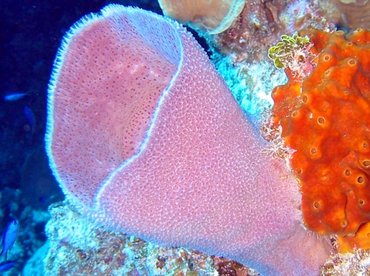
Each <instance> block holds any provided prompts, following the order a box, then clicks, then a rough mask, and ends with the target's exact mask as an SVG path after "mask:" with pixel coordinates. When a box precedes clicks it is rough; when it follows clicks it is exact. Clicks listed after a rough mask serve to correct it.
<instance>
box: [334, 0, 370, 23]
mask: <svg viewBox="0 0 370 276" xmlns="http://www.w3.org/2000/svg"><path fill="white" fill-rule="evenodd" d="M331 2H332V3H334V5H335V6H336V7H337V9H338V10H339V12H340V14H341V17H340V23H341V24H343V25H344V26H347V27H349V28H351V29H356V28H367V29H369V28H370V1H369V0H331Z"/></svg>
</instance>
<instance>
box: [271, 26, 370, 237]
mask: <svg viewBox="0 0 370 276" xmlns="http://www.w3.org/2000/svg"><path fill="white" fill-rule="evenodd" d="M308 35H309V36H310V38H311V41H312V43H313V45H314V46H313V48H312V51H313V53H314V54H317V57H316V59H315V61H314V63H315V64H316V67H315V68H314V69H313V71H312V73H311V74H310V75H309V76H308V77H306V78H305V79H303V81H299V80H296V79H294V78H292V76H291V75H290V76H291V77H290V81H289V82H288V83H287V84H286V85H284V86H280V87H278V88H276V89H275V90H274V92H273V98H274V102H275V106H274V109H273V113H274V122H275V125H276V126H278V125H279V124H280V125H281V126H282V136H283V138H284V140H285V143H286V144H287V145H288V146H289V147H290V148H292V149H294V150H295V152H294V153H293V155H292V160H291V165H292V168H293V170H294V172H295V174H296V176H297V178H298V179H299V180H300V184H301V191H302V210H303V216H304V221H305V224H306V225H307V226H308V227H309V228H310V229H312V230H314V231H316V232H319V233H323V234H324V233H337V234H341V235H345V234H354V233H356V232H357V230H358V229H359V227H360V226H361V225H363V224H364V223H367V222H369V221H370V127H369V126H370V32H369V31H365V30H359V31H356V32H354V33H353V34H351V35H350V36H348V37H346V36H345V35H344V33H343V32H336V33H332V34H329V33H325V32H321V31H311V32H308ZM288 71H289V69H288ZM288 73H290V72H288Z"/></svg>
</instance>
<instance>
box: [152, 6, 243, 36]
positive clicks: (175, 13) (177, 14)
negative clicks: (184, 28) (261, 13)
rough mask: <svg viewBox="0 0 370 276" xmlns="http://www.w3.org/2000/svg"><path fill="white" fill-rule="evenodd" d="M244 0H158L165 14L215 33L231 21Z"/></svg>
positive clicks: (221, 30) (237, 13) (226, 26)
mask: <svg viewBox="0 0 370 276" xmlns="http://www.w3.org/2000/svg"><path fill="white" fill-rule="evenodd" d="M244 3H245V0H197V1H193V0H159V4H160V6H161V8H162V10H163V13H164V14H165V15H168V16H170V17H172V18H175V19H176V20H179V21H181V22H183V23H191V25H192V26H193V27H196V28H201V29H205V30H207V31H208V32H209V33H212V34H216V33H220V32H223V31H224V30H226V29H227V28H228V27H230V25H231V24H232V23H233V21H234V19H235V18H236V17H237V16H238V15H239V14H240V12H241V11H242V9H243V7H244Z"/></svg>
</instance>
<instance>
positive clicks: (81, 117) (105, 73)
mask: <svg viewBox="0 0 370 276" xmlns="http://www.w3.org/2000/svg"><path fill="white" fill-rule="evenodd" d="M108 12H109V10H106V11H105V12H104V13H108ZM86 20H88V22H89V27H88V28H85V29H84V30H82V29H83V28H84V27H85V22H86ZM142 26H145V28H142ZM123 30H124V31H123ZM158 30H161V32H162V35H161V36H155V37H153V33H156V32H158ZM76 34H78V35H76ZM75 35H76V36H75ZM177 40H178V38H177V35H176V33H175V32H174V31H173V29H171V28H168V26H167V25H163V24H161V22H158V23H157V25H153V24H151V25H148V22H140V18H136V19H134V20H131V21H130V22H129V21H126V20H125V18H124V17H117V16H112V17H110V18H109V19H108V20H105V21H104V22H103V21H102V20H100V19H99V18H93V22H91V19H90V18H89V19H83V20H81V21H80V22H78V23H77V24H76V25H75V26H74V27H73V28H72V30H71V31H70V32H69V34H67V39H66V41H65V42H64V47H63V48H62V50H61V51H60V52H59V61H58V63H57V65H56V67H55V68H54V78H58V82H57V83H54V82H52V84H51V86H50V94H52V95H51V96H50V99H51V101H52V102H51V103H49V104H54V107H53V109H54V112H53V117H52V118H49V121H50V120H52V123H53V134H50V135H52V137H49V138H50V139H54V143H53V145H52V146H51V149H50V150H51V151H52V152H53V157H54V161H55V163H57V164H59V165H60V169H59V171H58V173H59V177H60V178H61V180H62V181H63V183H65V185H66V186H68V190H69V192H70V193H71V194H73V195H75V196H77V197H78V198H79V199H80V200H82V202H83V203H85V204H91V203H92V200H93V197H94V195H95V193H96V191H97V188H98V187H99V183H101V182H103V180H104V179H105V178H107V177H108V176H109V174H110V173H111V172H112V171H113V169H114V168H115V167H117V166H118V165H119V164H121V163H122V161H123V160H126V159H129V158H130V157H131V156H133V155H134V154H135V153H137V152H138V151H139V148H140V145H141V143H142V141H143V140H144V134H145V132H146V131H147V129H148V126H149V121H150V119H151V117H152V116H153V113H152V110H153V109H154V107H155V106H156V105H157V104H158V98H159V96H160V94H161V93H162V91H163V90H164V89H165V87H166V86H167V84H168V83H169V82H170V80H171V78H172V77H173V75H174V74H175V72H176V69H177V66H178V63H179V62H180V60H179V59H178V57H179V56H180V55H179V52H180V49H179V48H178V45H179V44H178V43H176V42H177ZM167 41H169V42H167ZM67 47H68V51H66V48H67ZM168 48H170V49H171V51H169V50H168ZM136 49H140V51H136ZM176 52H177V53H176ZM118 57H121V58H118ZM144 87H145V89H144ZM71 103H73V104H71ZM117 122H119V123H117ZM49 123H50V124H51V122H49ZM76 137H79V138H78V139H77V138H76ZM77 152H78V156H79V158H75V156H76V153H77Z"/></svg>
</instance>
